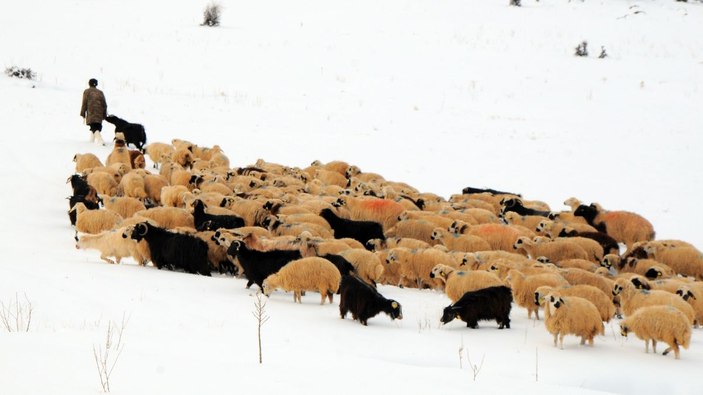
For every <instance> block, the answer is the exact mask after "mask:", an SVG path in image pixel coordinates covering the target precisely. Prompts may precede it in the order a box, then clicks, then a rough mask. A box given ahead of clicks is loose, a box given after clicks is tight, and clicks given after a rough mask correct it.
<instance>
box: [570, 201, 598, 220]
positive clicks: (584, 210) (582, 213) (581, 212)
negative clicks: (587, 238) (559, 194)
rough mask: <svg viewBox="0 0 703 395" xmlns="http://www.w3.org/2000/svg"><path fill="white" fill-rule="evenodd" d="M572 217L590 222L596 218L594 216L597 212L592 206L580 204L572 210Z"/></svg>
mask: <svg viewBox="0 0 703 395" xmlns="http://www.w3.org/2000/svg"><path fill="white" fill-rule="evenodd" d="M574 215H575V216H577V217H583V218H585V219H586V220H587V221H589V222H590V221H592V220H593V219H594V218H595V217H596V215H598V210H597V209H596V207H595V206H593V205H592V204H591V205H590V206H586V205H585V204H582V205H580V206H578V207H577V208H576V210H574Z"/></svg>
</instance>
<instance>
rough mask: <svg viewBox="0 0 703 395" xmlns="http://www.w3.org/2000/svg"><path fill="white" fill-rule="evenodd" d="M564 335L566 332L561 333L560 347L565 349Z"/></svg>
mask: <svg viewBox="0 0 703 395" xmlns="http://www.w3.org/2000/svg"><path fill="white" fill-rule="evenodd" d="M564 336H566V334H565V333H562V334H560V335H559V348H560V349H562V350H563V349H564Z"/></svg>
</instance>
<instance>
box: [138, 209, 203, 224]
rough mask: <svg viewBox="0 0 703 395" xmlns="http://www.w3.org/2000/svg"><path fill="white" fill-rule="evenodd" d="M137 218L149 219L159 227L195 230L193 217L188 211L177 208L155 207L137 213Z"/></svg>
mask: <svg viewBox="0 0 703 395" xmlns="http://www.w3.org/2000/svg"><path fill="white" fill-rule="evenodd" d="M134 215H135V216H139V217H141V218H148V219H151V220H153V221H155V222H156V223H157V224H158V225H159V226H161V227H164V228H167V229H173V228H177V227H188V228H193V229H195V223H194V221H193V215H192V214H191V213H189V212H188V211H187V210H186V209H182V208H177V207H154V208H148V209H146V210H142V211H137V212H136V213H134Z"/></svg>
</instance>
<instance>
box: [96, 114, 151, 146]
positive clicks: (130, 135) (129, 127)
mask: <svg viewBox="0 0 703 395" xmlns="http://www.w3.org/2000/svg"><path fill="white" fill-rule="evenodd" d="M105 120H106V121H107V122H109V123H111V124H113V125H115V136H117V134H118V133H119V134H120V135H121V136H122V138H123V139H124V141H125V143H126V144H133V145H134V146H135V147H137V149H139V150H140V151H141V150H143V149H144V144H146V131H145V130H144V125H142V124H139V123H131V122H128V121H125V120H124V119H122V118H119V117H117V116H116V115H108V116H107V117H105Z"/></svg>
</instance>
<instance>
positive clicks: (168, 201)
mask: <svg viewBox="0 0 703 395" xmlns="http://www.w3.org/2000/svg"><path fill="white" fill-rule="evenodd" d="M189 194H190V191H189V190H188V188H187V187H185V186H184V185H167V186H164V187H163V188H162V189H161V194H160V197H159V201H160V202H161V205H162V206H164V207H179V208H184V207H185V199H186V196H188V195H189Z"/></svg>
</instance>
